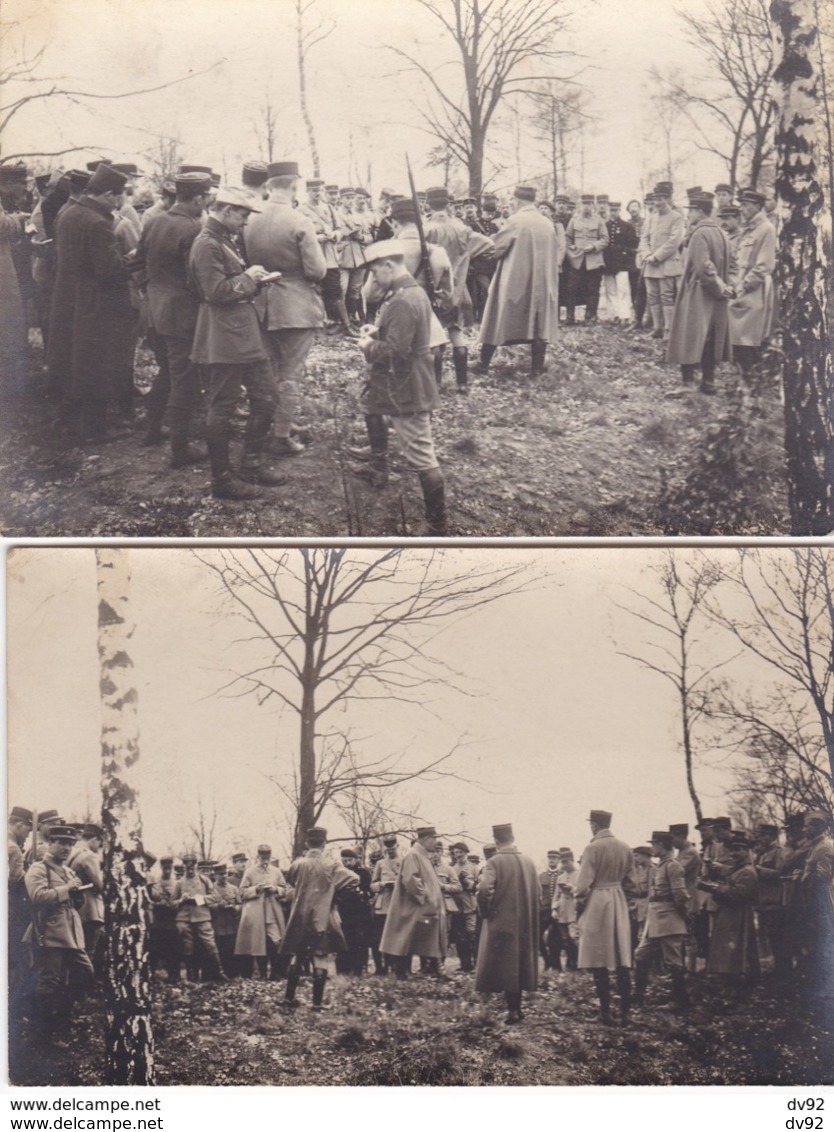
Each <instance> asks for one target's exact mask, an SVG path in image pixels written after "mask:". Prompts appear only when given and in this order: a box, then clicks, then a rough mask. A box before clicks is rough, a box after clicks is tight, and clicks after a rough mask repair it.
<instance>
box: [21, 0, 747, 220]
mask: <svg viewBox="0 0 834 1132" xmlns="http://www.w3.org/2000/svg"><path fill="white" fill-rule="evenodd" d="M705 3H706V0H681V2H680V4H679V5H678V6H680V7H682V8H684V9H685V10H687V11H690V12H698V11H701V10H703V8H704V5H705ZM319 4H320V8H321V11H322V13H323V14H325V15H330V16H332V18H333V19H334V21H335V23H336V25H337V26H336V31H335V32H334V34H333V35H332V36H331V37H330V38H329V39H327V40H325V41H324V42H323V43H321V44H319V45H318V46H317V47H316V48H315V49H314V52H313V55H312V56H311V61H310V74H309V79H308V82H309V96H310V109H311V114H312V117H313V120H314V123H315V125H316V129H317V133H318V139H319V149H320V151H321V155H322V173H323V175H324V176H325V177H326V179H328V180H330V179H334V180H336V181H338V182H339V183H340V184H346V183H354V182H357V181H358V182H364V183H366V184H369V187H372V188H373V189H374V191H375V192H378V191H379V189H380V188H381V187H382V186H390V187H394V188H399V189H402V188H404V185H405V173H404V158H403V154H404V152H405V150H406V149H407V150H408V151H409V152H410V154H411V156H412V162H413V165H414V167H415V172H416V175H417V180H418V186H419V185H420V184H422V185H423V186H425V185H426V184H427V183H429V182H431V181H436V180H437V179H438V171H432V170H429V169H427V168H425V167H424V165H423V159H424V157H425V154H426V153H427V151H428V149H429V148H430V147H431V145H432V144H433V142H432V141H431V140H429V139H428V138H427V137H426V136H425V135H424V134H422V133H421V132H420V131H419V130H417V129H415V128H414V127H415V124H416V121H417V118H416V114H415V111H414V108H413V105H412V103H413V101H414V100H419V97H420V93H419V85H418V83H417V79H416V76H413V75H411V74H408V73H404V72H403V71H402V69H401V65H400V64H398V63H397V61H396V59H395V58H394V57H393V56H391V55H390V54H389V53H388V52H386V51H385V50H384V49H383V45H384V44H385V43H394V44H399V45H400V46H403V47H406V48H408V49H411V50H414V51H415V52H418V51H419V52H422V53H423V57H424V58H431V59H432V60H437V62H438V63H441V62H442V61H443V60H444V59H445V58H446V57H447V56H446V52H447V50H448V49H447V47H446V46H445V44H444V39H443V33H442V31H441V30H440V29H439V27H438V30H435V24H434V21H432V20H431V18H430V17H428V16H427V15H426V14H425V12H423V11H422V9H420V7H419V6H418V5H417V4H416V3H413V2H411V0H319ZM575 7H576V9H577V12H576V14H575V15H574V16H573V18H572V20H571V22H570V31H569V32H568V34H567V35H566V36H565V37H564V38H563V39H562V41H560V44H559V46H560V47H561V46H564V47H566V48H569V49H573V50H575V51H577V52H578V53H579V54H580V56H581V60H582V62H581V64H580V65H583V66H584V67H585V68H586V69H585V73H584V75H583V79H584V81H585V82H586V83H587V86H588V88H589V90H590V92H591V95H592V104H591V106H590V111H591V113H593V114H594V115H595V116H596V117H597V119H598V122H597V124H596V126H595V127H594V131H593V132H592V133H591V134H590V135H589V136H588V138H587V141H586V150H585V159H584V170H585V176H584V184H580V183H579V180H580V178H579V169H580V157H579V153H578V151H577V152H574V153H572V155H571V157H572V160H571V168H572V170H573V173H572V178H571V179H572V180H573V181H574V182H575V185H574V188H576V189H583V188H584V189H588V190H590V191H597V192H600V191H608V192H609V194H610V195H612V196H621V197H622V198H623V200H624V202H625V201H626V200H628V199H629V197H631V196H633V195H635V194H637V193H639V192H640V190H641V187H643V188H645V187H646V186H645V185H642V186H641V181H642V179H643V178H644V176H645V172H646V169H647V168H648V167H650V166H653V165H657V163H658V160H657V154H656V153H655V152H654V151H655V147H656V143H657V138H656V132H655V131H654V130H653V125H652V121H651V118H650V117H648V118H647V115H646V111H645V97H644V90H643V84H644V82H645V79H646V75H647V71H648V68H649V67H650V66H652V65H654V64H657V65H661V66H664V65H666V64H669V63H677V64H680V65H682V66H686V67H688V68H692V67H693V66H697V60H696V59H695V58H694V55H693V51H692V48H691V47H689V46H688V45H687V44H686V43H685V42H684V40H683V38H682V36H681V33H680V27H679V23H678V21H677V18H676V16H675V13H674V7H675V5H674V4H673V3H672V2H671V0H634V2H633V3H630V4H623V3H621V0H594V2H586V3H581V4H579V3H577V4H576V5H575ZM3 16H4V21H6V22H10V21H13V20H20V21H22V26H23V27H25V29H26V34H27V42H28V43H29V44H30V47H31V48H36V47H39V46H41V45H42V44H44V43H45V44H46V45H47V46H46V53H45V55H44V59H43V62H42V64H41V70H42V73H43V74H45V75H49V76H71V77H72V79H73V82H75V83H77V88H76V89H81V90H90V91H95V92H102V93H104V92H115V91H124V90H129V89H141V88H147V87H152V86H156V85H159V84H160V83H163V82H166V81H168V80H170V79H173V78H177V77H179V76H183V75H186V74H188V73H189V72H192V71H193V72H200V71H203V70H205V69H206V68H207V67H210V66H211V65H212V64H214V63H215V62H218V61H221V60H222V62H221V64H220V66H218V67H217V68H216V69H214V70H212V71H211V73H210V74H209V75H203V76H198V77H197V78H195V79H193V80H191V81H189V82H186V83H184V84H182V85H179V86H176V87H173V88H171V89H169V90H167V91H164V92H161V93H157V94H150V95H145V96H142V97H137V98H132V99H130V100H126V101H120V102H108V101H100V100H99V101H96V102H93V103H87V104H86V106H84V107H82V106H74V105H68V104H67V103H65V102H63V101H62V102H61V103H56V102H46V103H38V104H32V106H31V107H29V108H27V109H26V110H24V111H22V112H21V113H20V114H19V115H18V116H17V118H16V119H15V121H14V122H13V123H12V125H11V126H10V128H9V129H8V131H7V136H6V138H5V144H6V147H7V148H6V152H29V151H33V150H38V149H40V150H41V151H50V150H53V149H55V150H57V149H59V148H61V147H62V145H70V144H72V145H82V146H85V147H89V148H88V149H85V150H84V151H83V152H81V153H78V154H73V155H69V156H68V157H67V158H66V159H64V162H65V164H66V166H67V167H69V166H70V165H73V164H75V165H77V164H79V163H81V162H83V161H85V160H89V159H90V158H93V157H97V156H102V155H103V156H107V157H111V158H112V159H113V160H116V159H117V155H118V157H121V158H122V159H123V160H130V159H133V160H138V161H140V162H141V155H142V152H143V151H144V150H147V148H148V147H149V146H151V147H153V146H155V145H156V144H157V143H156V138H157V136H158V135H171V134H177V133H179V134H180V135H181V137H182V138H183V140H184V143H185V149H184V156H185V159H186V160H187V161H191V162H196V163H198V164H203V163H207V164H211V165H212V166H213V167H214V168H215V169H216V170H218V171H221V172H224V173H225V174H227V175H228V177H229V179H230V180H232V181H234V180H236V179H237V178H238V177H239V169H240V164H241V162H242V160H243V159H244V158H246V157H252V156H257V146H256V140H255V137H256V135H255V132H254V125H253V123H254V122H255V120H257V118H258V108H259V107H260V106H261V105H262V104H263V103H264V100H265V96H266V94H267V93H269V94H270V96H271V99H272V101H273V105H274V106H275V108H276V111H277V115H278V122H279V138H280V141H279V143H278V152H276V154H275V159H276V160H280V159H282V158H295V159H298V160H299V161H300V162H301V166H302V172H306V173H307V174H308V175H309V172H310V160H309V152H308V150H307V145H306V134H305V131H304V128H303V125H302V122H301V118H300V113H299V109H298V95H297V79H296V61H295V38H294V0H234V2H233V3H232V2H229V0H141V3H137V2H135V0H61V2H60V3H55V2H54V0H4V3H3ZM522 133H523V138H522V153H521V165H522V169H521V172H522V175H523V176H534V175H535V174H539V173H544V172H546V171H547V169H548V163H547V161H546V160H545V159H544V158H543V157H542V156H541V152H540V147H539V145H538V143H535V142H534V141H533V140H532V139H531V136H530V132H529V130H526V129H525V130H523V131H522ZM498 143H499V138H498V135H497V134H496V136H495V138H494V140H493V143H492V147H493V148H494V147H496V146H497V145H498ZM506 152H507V155H508V160H509V159H510V151H509V150H507V151H506ZM369 164H370V167H371V170H370V172H371V176H370V178H369V177H368V166H369ZM516 172H517V170H516V163H515V160H514V158H513V159H512V161H511V168H510V169H509V170H508V171H507V173H506V174H505V175H504V176H503V177H499V178H498V179H497V181H496V182H495V183H494V187H496V188H500V189H503V188H505V187H507V186H509V185H511V184H513V183H514V181H515V177H516ZM725 175H726V174H725V171H724V170H723V169H721V168H720V167H716V163H715V159H714V158H709V157H707V156H705V155H702V156H701V157H699V158H698V159H697V160H694V161H693V160H688V161H687V162H686V163H685V164H684V165H683V166H682V167H681V168H680V169H679V171H678V175H677V177H676V181H677V183H678V185H679V187H681V188H683V187H685V186H688V185H690V184H694V183H702V184H704V185H707V184H710V185H711V184H713V183H714V182H715V180H716V179H718V178H719V177H723V176H725ZM693 178H695V179H696V180H693Z"/></svg>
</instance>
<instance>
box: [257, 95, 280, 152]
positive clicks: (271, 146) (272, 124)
mask: <svg viewBox="0 0 834 1132" xmlns="http://www.w3.org/2000/svg"><path fill="white" fill-rule="evenodd" d="M255 133H256V136H257V138H258V154H259V156H260V158H261V160H262V161H266V162H268V163H271V162H273V161H274V160H275V142H276V141H277V138H278V118H277V116H276V113H275V107H274V105H273V103H272V95H271V94H270V93H269V91H267V93H266V97H265V98H264V101H263V103H262V104H261V106H260V107H259V108H258V119H257V121H256V122H255Z"/></svg>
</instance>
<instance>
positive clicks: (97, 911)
mask: <svg viewBox="0 0 834 1132" xmlns="http://www.w3.org/2000/svg"><path fill="white" fill-rule="evenodd" d="M103 844H104V833H103V831H102V828H101V826H100V825H94V824H92V823H90V824H88V825H85V826H84V828H83V830H82V832H81V837H80V838H79V839H78V841H77V842H76V844H75V846H74V847H73V850H72V852H71V853H70V855H69V857H68V858H67V866H68V867H69V868H71V869H72V871H73V872H74V873H75V874H76V875H77V876H78V878H79V879H80V881H81V883H82V884H83V885H85V886H88V887H87V891H86V892H85V893H84V903H83V904H82V905H81V907H80V908H79V910H78V914H79V915H80V917H81V923H82V924H83V925H84V946H85V950H86V952H87V954H88V955H89V956H90V962H91V963H92V964H93V968H94V970H95V971H96V972H97V973H99V974H100V966H101V957H100V956H99V955H98V951H99V943H100V941H101V937H102V934H103V932H104V879H103V877H102V872H101V849H102V845H103Z"/></svg>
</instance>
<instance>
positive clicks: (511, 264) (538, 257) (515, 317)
mask: <svg viewBox="0 0 834 1132" xmlns="http://www.w3.org/2000/svg"><path fill="white" fill-rule="evenodd" d="M494 243H495V258H496V260H497V261H498V266H497V267H496V269H495V274H494V275H493V277H492V282H491V283H490V285H489V294H488V296H487V301H486V306H485V308H484V317H483V321H482V323H481V341H482V342H483V343H485V344H487V345H491V346H506V345H511V344H512V343H514V342H531V341H532V340H533V339H534V338H540V339H544V340H545V341H548V342H552V341H553V339H554V338H555V337H556V330H557V327H558V323H559V262H558V241H557V239H556V232H555V231H554V229H553V225H552V224H551V222H550V221H549V220H548V219H547V217H546V216H542V214H541V213H540V212H539V211H538V209H537V208H536V207H535V205H533V204H523V205H522V206H521V207H520V208H519V209H518V211H517V212H516V213H515V214H514V215H513V216H511V217H510V219H509V220H508V221H507V223H506V224H505V225H504V227H503V228H501V229H500V230H499V231H498V232H496V233H495V237H494Z"/></svg>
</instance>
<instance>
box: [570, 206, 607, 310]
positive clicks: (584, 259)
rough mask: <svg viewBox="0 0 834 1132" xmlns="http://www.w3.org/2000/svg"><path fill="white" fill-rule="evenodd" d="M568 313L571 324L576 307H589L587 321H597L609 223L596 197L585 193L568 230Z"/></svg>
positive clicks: (587, 308)
mask: <svg viewBox="0 0 834 1132" xmlns="http://www.w3.org/2000/svg"><path fill="white" fill-rule="evenodd" d="M565 239H566V240H567V251H566V256H565V268H566V273H565V284H564V286H565V313H566V317H567V322H568V325H570V326H572V325H573V324H574V323H575V322H576V307H577V306H578V305H580V304H583V305H584V307H585V322H596V318H597V307H598V306H599V288H600V284H601V282H602V272H603V269H604V266H605V260H604V258H603V252H604V251H605V249H606V248H607V247H608V225H607V224H606V222H605V220H603V218H602V217H601V216H599V215H598V214H595V213H594V197H593V194H591V193H583V194H582V196H581V197H580V200H579V215H578V216H572V217H571V219H570V220H569V221H568V226H567V229H566V231H565Z"/></svg>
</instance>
